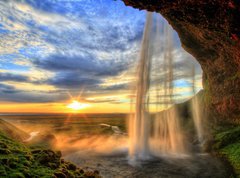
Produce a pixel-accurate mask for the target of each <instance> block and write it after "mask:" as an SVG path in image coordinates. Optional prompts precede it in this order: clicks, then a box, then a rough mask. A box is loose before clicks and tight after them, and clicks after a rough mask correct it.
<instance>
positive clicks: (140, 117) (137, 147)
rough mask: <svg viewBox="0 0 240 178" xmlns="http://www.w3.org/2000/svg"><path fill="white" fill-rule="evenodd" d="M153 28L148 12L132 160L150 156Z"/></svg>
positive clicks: (132, 125) (133, 124)
mask: <svg viewBox="0 0 240 178" xmlns="http://www.w3.org/2000/svg"><path fill="white" fill-rule="evenodd" d="M151 29H152V13H150V12H149V13H148V14H147V20H146V25H145V29H144V34H143V40H142V47H141V52H140V60H139V66H138V81H137V87H136V96H137V98H136V112H135V114H134V116H133V118H132V119H130V124H129V125H130V133H129V135H130V147H129V155H130V159H131V160H130V161H131V162H134V161H135V160H136V159H147V158H148V157H149V134H150V133H149V132H150V120H149V117H150V115H149V108H148V104H147V102H148V101H147V100H148V90H149V84H150V69H151V57H152V56H151V53H150V38H151Z"/></svg>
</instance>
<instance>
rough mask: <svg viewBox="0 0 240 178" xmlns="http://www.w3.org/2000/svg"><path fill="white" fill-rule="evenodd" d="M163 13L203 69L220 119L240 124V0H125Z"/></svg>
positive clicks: (208, 101) (213, 108)
mask: <svg viewBox="0 0 240 178" xmlns="http://www.w3.org/2000/svg"><path fill="white" fill-rule="evenodd" d="M123 1H124V3H125V4H126V5H128V6H132V7H134V8H138V9H140V10H142V9H146V10H148V11H153V12H159V13H161V14H162V15H163V16H164V17H165V18H166V19H167V20H168V22H169V23H170V24H171V25H172V27H173V28H174V29H175V30H176V31H177V33H178V35H179V37H180V40H181V43H182V46H183V48H184V49H185V50H186V51H188V52H189V53H190V54H192V55H193V56H194V57H195V58H196V59H197V61H198V62H199V63H200V65H201V67H202V69H203V87H204V89H205V91H206V92H205V93H206V94H205V101H206V104H207V105H208V109H209V111H211V115H212V116H214V118H216V119H218V120H219V121H223V122H225V121H227V122H232V123H240V30H239V27H240V1H239V0H235V1H233V0H135V1H134V0H123Z"/></svg>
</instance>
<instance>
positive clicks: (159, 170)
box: [65, 153, 230, 178]
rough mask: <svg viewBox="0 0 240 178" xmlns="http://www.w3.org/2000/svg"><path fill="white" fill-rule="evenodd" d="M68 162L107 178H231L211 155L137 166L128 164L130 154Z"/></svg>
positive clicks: (81, 157)
mask: <svg viewBox="0 0 240 178" xmlns="http://www.w3.org/2000/svg"><path fill="white" fill-rule="evenodd" d="M65 158H66V159H68V160H71V161H72V162H74V163H76V164H80V165H84V166H85V167H84V169H91V170H94V169H96V170H99V171H100V173H101V175H102V176H103V177H106V178H112V177H119V178H135V177H139V178H140V177H144V178H167V177H171V178H186V177H188V178H195V177H202V178H205V177H215V178H226V177H228V176H229V175H230V174H229V173H228V170H227V169H226V168H225V167H224V165H223V164H222V162H221V161H219V160H218V159H216V158H214V157H212V156H210V155H208V154H198V155H192V156H186V157H183V158H170V157H162V158H152V159H151V160H149V161H144V162H142V163H141V165H136V166H131V165H129V164H128V159H127V155H126V154H120V155H110V156H109V155H108V156H106V155H105V156H99V155H98V156H97V155H95V156H94V155H88V157H86V156H85V157H84V155H82V154H79V153H74V154H71V155H67V156H65Z"/></svg>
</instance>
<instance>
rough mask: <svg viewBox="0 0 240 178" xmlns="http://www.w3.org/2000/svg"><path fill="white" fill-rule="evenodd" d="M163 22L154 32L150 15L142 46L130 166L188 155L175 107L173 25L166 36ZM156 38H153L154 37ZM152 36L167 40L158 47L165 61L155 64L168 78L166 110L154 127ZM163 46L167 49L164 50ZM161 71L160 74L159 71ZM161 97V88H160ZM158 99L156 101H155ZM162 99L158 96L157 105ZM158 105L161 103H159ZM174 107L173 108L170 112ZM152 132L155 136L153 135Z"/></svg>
mask: <svg viewBox="0 0 240 178" xmlns="http://www.w3.org/2000/svg"><path fill="white" fill-rule="evenodd" d="M159 23H160V22H157V25H155V26H156V28H157V30H156V31H154V30H153V27H155V26H154V24H153V18H152V14H151V13H148V15H147V20H146V25H145V30H144V34H143V40H142V46H141V51H140V59H139V65H138V74H137V86H136V110H135V114H134V116H133V117H132V118H131V119H130V124H129V125H130V128H129V130H130V134H129V136H130V148H129V158H130V163H135V162H136V161H138V160H146V159H149V158H150V157H151V156H152V155H161V154H169V155H170V154H171V155H180V154H185V153H187V150H186V148H185V146H184V136H183V134H182V129H181V124H180V119H179V117H178V113H177V110H176V109H175V108H174V102H173V90H174V87H173V80H174V77H173V76H174V71H173V60H174V59H173V55H172V51H173V45H172V44H173V39H172V33H171V32H172V31H171V29H170V28H169V26H163V34H161V33H159V30H160V28H161V27H159V25H158V24H159ZM154 33H155V34H156V35H153V34H154ZM152 36H155V40H156V39H159V40H161V38H165V40H163V44H160V43H159V42H156V44H158V45H159V46H158V50H161V49H163V51H162V52H163V58H158V60H155V63H156V64H154V65H157V63H163V71H162V72H163V73H164V78H163V79H162V81H158V82H161V83H163V88H162V93H163V103H164V107H165V109H166V111H164V112H161V113H156V114H155V118H154V124H153V125H152V127H150V123H151V120H152V118H151V117H150V111H149V102H151V97H150V94H151V91H150V87H151V86H150V84H151V74H150V71H151V64H152V61H153V57H154V54H153V53H152V52H153V51H154V50H151V49H150V48H149V47H151V44H152V43H154V39H153V38H152ZM161 47H163V48H161ZM157 72H158V71H157ZM156 89H157V91H156V93H157V95H158V93H159V92H158V90H159V86H157V87H156ZM155 100H156V99H155ZM158 100H159V97H158V96H157V102H158ZM156 105H158V104H156ZM169 107H171V109H169ZM151 133H152V134H151Z"/></svg>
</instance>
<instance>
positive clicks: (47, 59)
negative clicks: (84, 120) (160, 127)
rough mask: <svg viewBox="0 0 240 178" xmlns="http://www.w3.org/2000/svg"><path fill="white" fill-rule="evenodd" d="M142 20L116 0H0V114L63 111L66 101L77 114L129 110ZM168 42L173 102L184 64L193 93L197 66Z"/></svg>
mask: <svg viewBox="0 0 240 178" xmlns="http://www.w3.org/2000/svg"><path fill="white" fill-rule="evenodd" d="M159 16H160V15H159ZM145 17H146V12H145V11H139V10H137V9H134V8H132V7H126V6H125V5H124V4H123V2H122V1H120V0H118V1H113V0H74V1H73V0H1V1H0V113H4V112H30V113H31V112H36V113H63V112H71V108H69V107H68V106H69V104H70V103H72V101H73V100H78V101H79V102H80V103H82V104H83V106H85V107H83V109H81V110H80V111H78V112H86V113H125V112H129V111H130V107H129V106H130V103H131V101H132V93H133V92H132V90H131V86H132V85H134V82H135V81H136V78H135V68H136V64H137V61H138V54H139V50H140V46H141V39H142V35H143V29H144V24H145ZM160 18H161V20H162V21H164V19H163V18H162V17H160ZM165 23H166V22H165ZM174 45H175V46H174V57H175V61H176V62H175V72H176V73H177V74H179V73H180V74H181V76H185V78H183V77H177V79H176V80H175V82H174V85H175V87H176V93H177V96H178V98H176V101H177V102H181V101H183V100H186V99H187V98H189V97H190V96H191V95H192V93H191V91H190V90H189V86H190V79H189V77H188V75H190V74H189V73H190V72H191V69H190V68H191V67H190V66H191V65H192V64H193V65H194V66H195V68H196V70H195V71H196V77H197V82H196V87H197V89H198V90H199V89H201V69H200V66H199V65H198V64H197V63H196V62H194V61H195V60H194V59H193V57H192V56H191V55H189V54H188V53H186V52H185V51H184V50H183V49H182V48H181V45H180V42H179V38H178V36H177V34H176V33H174ZM159 55H160V54H159Z"/></svg>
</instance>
